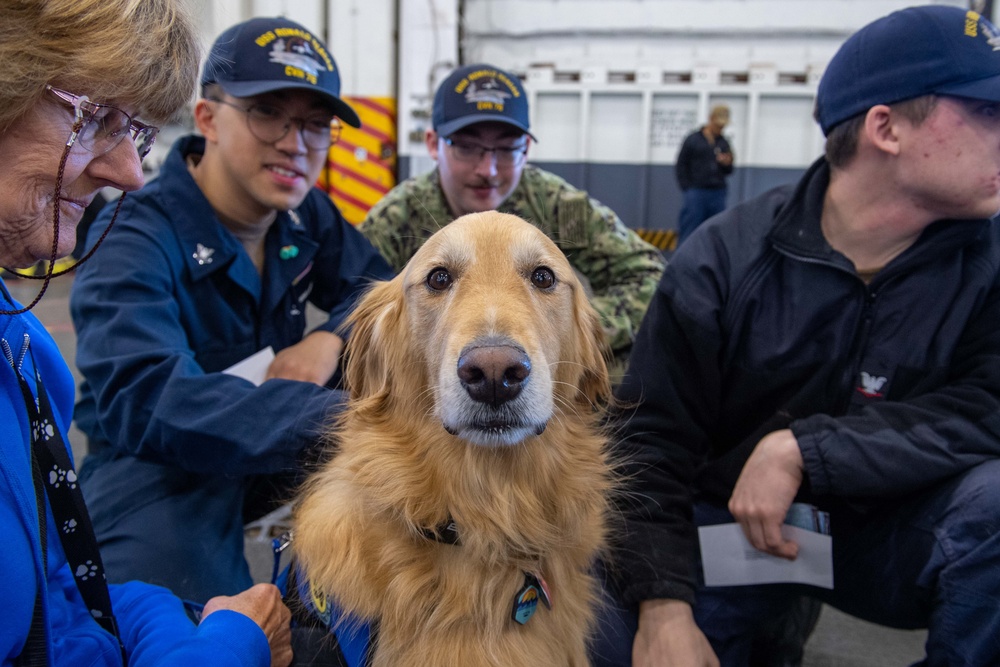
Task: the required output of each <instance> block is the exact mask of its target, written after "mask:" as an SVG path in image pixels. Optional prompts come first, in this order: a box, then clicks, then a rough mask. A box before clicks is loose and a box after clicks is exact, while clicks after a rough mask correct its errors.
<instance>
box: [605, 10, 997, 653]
mask: <svg viewBox="0 0 1000 667" xmlns="http://www.w3.org/2000/svg"><path fill="white" fill-rule="evenodd" d="M998 37H1000V31H998V30H997V28H996V27H994V26H993V25H992V24H991V23H990V22H989V21H987V20H986V19H985V18H984V17H982V16H980V15H979V14H977V13H975V12H972V11H967V10H964V9H961V8H958V7H953V6H944V5H923V6H919V7H911V8H908V9H903V10H900V11H897V12H894V13H892V14H890V15H889V16H886V17H883V18H880V19H878V20H876V21H874V22H872V23H870V24H869V25H867V26H865V27H864V28H862V29H861V30H859V31H858V32H857V33H855V34H854V35H853V36H851V37H850V38H849V39H848V40H847V41H846V42H845V43H844V44H843V45H842V47H841V48H840V50H839V51H838V52H837V54H836V55H835V56H834V57H833V59H832V60H831V61H830V63H829V65H828V66H827V69H826V71H825V73H824V75H823V78H822V80H821V82H820V85H819V88H818V92H817V97H816V109H815V116H816V119H817V120H818V122H819V124H820V127H821V128H822V130H823V132H824V134H825V135H826V137H827V143H826V155H825V157H822V158H820V159H819V160H817V161H816V162H815V163H814V164H813V165H812V166H811V167H810V168H809V170H808V171H807V172H806V173H805V175H804V176H803V177H802V178H801V180H800V181H799V182H798V184H797V185H794V186H792V185H790V186H785V187H782V188H778V189H776V190H772V191H770V192H768V193H765V194H763V195H762V196H760V197H758V198H755V199H753V200H751V201H748V202H746V203H744V204H741V205H739V206H737V207H734V208H733V209H731V210H729V211H727V212H726V213H724V214H723V215H720V216H717V217H715V218H714V219H713V220H711V221H709V222H707V223H706V224H705V225H704V226H703V227H702V228H701V229H700V230H699V231H698V233H697V234H695V235H693V236H692V237H691V238H690V239H688V241H687V242H686V243H685V244H684V245H683V246H682V247H681V248H680V249H679V250H678V251H677V253H676V254H675V255H674V256H673V259H672V261H671V263H670V266H669V267H668V268H667V270H666V272H665V273H664V276H663V280H662V281H661V283H660V285H659V287H658V290H657V293H656V296H655V297H654V299H653V301H652V303H651V304H650V308H649V312H648V313H647V315H646V319H645V321H644V322H643V326H642V329H641V330H640V332H639V336H638V338H637V340H636V345H635V349H634V351H633V354H632V359H631V365H630V367H629V371H628V374H627V375H626V377H625V380H624V382H623V383H622V385H621V387H620V390H619V392H618V394H617V397H618V398H619V399H620V400H621V401H622V402H623V403H624V404H625V405H626V406H629V407H630V408H632V410H631V412H630V413H629V414H625V415H623V417H624V418H625V421H624V422H623V423H622V424H621V427H620V431H621V450H620V452H619V453H620V455H621V456H622V457H623V458H624V459H625V460H626V461H627V465H626V467H625V470H624V474H625V479H626V480H629V484H628V487H627V491H628V493H627V494H623V496H624V497H625V498H627V501H626V502H625V504H624V506H623V512H625V513H626V515H627V519H628V520H627V522H626V524H627V525H626V534H625V538H624V540H623V544H622V545H621V548H620V550H619V551H618V561H617V563H616V564H617V572H618V574H619V575H620V576H621V597H622V600H623V603H624V605H625V608H624V610H623V614H622V616H621V620H622V625H623V626H624V627H627V628H628V631H626V632H625V633H624V634H625V636H626V637H627V641H624V642H622V644H624V646H622V647H621V648H622V650H621V651H620V653H619V655H618V659H617V661H615V662H614V664H634V665H636V666H637V667H648V666H650V665H715V664H720V663H721V664H722V665H727V666H730V665H746V664H748V663H747V656H748V655H749V653H750V641H751V639H752V637H753V635H754V633H755V631H756V629H757V628H759V627H760V626H761V624H762V623H766V622H767V621H768V620H769V619H772V618H774V617H776V616H779V615H780V614H781V613H782V612H783V610H785V609H787V608H788V606H789V605H790V604H794V602H795V601H796V600H797V599H798V597H799V596H800V595H802V594H803V593H804V594H807V595H810V596H812V597H815V598H818V599H820V600H822V601H823V602H826V603H828V604H830V605H832V606H834V607H837V608H838V609H841V610H842V611H845V612H847V613H849V614H852V615H855V616H858V617H860V618H863V619H866V620H868V621H873V622H876V623H880V624H883V625H889V626H893V627H897V628H928V635H927V642H926V652H927V657H926V661H925V662H922V663H921V664H927V665H997V664H1000V642H998V640H997V638H998V637H1000V606H998V605H997V600H998V599H1000V570H998V569H997V563H998V562H1000V532H998V530H997V526H1000V328H998V327H997V322H1000V224H998V223H997V222H995V221H993V220H991V218H993V217H994V216H995V215H996V214H997V212H998V210H1000V51H998V49H997V46H996V44H997V40H998ZM794 501H797V502H801V503H807V504H810V505H813V506H815V507H817V508H818V509H819V510H821V511H825V512H828V513H829V528H830V530H831V536H832V564H833V588H832V590H830V589H826V588H819V587H812V586H798V585H791V584H767V585H762V584H757V585H754V584H750V585H746V586H731V587H714V586H707V585H705V584H704V581H703V579H702V578H701V574H700V570H701V568H700V559H699V558H698V542H697V531H696V528H697V527H699V526H705V525H710V524H721V523H732V522H735V523H737V524H739V527H740V528H741V529H742V533H743V534H744V535H745V537H746V540H747V542H748V543H749V545H751V546H752V547H753V548H754V549H756V550H758V551H760V552H761V553H763V554H768V555H770V556H774V557H778V558H784V559H791V560H794V559H795V558H796V557H797V555H798V554H799V552H800V544H799V543H797V542H796V541H794V540H791V539H789V538H788V536H787V535H786V534H785V533H784V532H783V531H782V525H783V523H784V522H785V520H786V517H787V515H788V514H789V509H790V507H791V506H792V504H793V502H794ZM807 509H808V508H807ZM810 511H811V510H810ZM633 636H634V641H632V637H633Z"/></svg>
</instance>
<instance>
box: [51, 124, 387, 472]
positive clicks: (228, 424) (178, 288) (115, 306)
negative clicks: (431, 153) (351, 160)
mask: <svg viewBox="0 0 1000 667" xmlns="http://www.w3.org/2000/svg"><path fill="white" fill-rule="evenodd" d="M203 150H204V140H203V139H201V138H199V137H193V136H191V137H185V138H182V139H181V140H179V141H178V142H177V143H176V144H175V145H174V147H173V148H172V149H171V151H170V153H169V155H168V157H167V159H166V161H165V162H164V164H163V168H162V170H161V172H160V175H159V177H158V178H157V179H155V180H153V181H152V182H150V183H149V184H148V185H147V186H146V187H145V188H143V189H142V190H141V191H139V192H138V193H134V194H130V195H128V196H127V197H126V198H125V202H124V204H123V206H122V211H121V213H120V215H119V218H118V222H117V223H116V224H115V229H113V230H112V231H111V233H110V234H109V235H108V236H107V238H106V239H105V241H104V244H103V246H102V247H101V249H100V250H99V251H98V252H97V253H96V254H95V255H94V257H93V258H92V259H91V260H90V261H89V262H87V263H85V264H84V265H83V266H81V267H80V269H78V270H77V275H76V279H75V281H74V285H73V291H72V294H71V298H70V307H71V313H72V316H73V322H74V324H75V326H76V331H77V366H78V368H79V369H80V371H81V372H82V373H83V375H84V377H85V378H86V382H85V383H84V384H83V385H82V387H81V398H80V402H79V404H78V405H77V413H76V419H77V424H78V425H79V427H80V428H81V430H83V431H84V432H85V433H86V434H87V436H88V437H89V438H90V451H92V452H93V451H95V450H100V449H102V448H104V447H107V446H111V447H113V448H115V451H116V453H117V454H119V455H123V454H124V455H134V456H139V457H141V458H145V459H147V460H152V461H156V462H159V463H164V464H167V465H172V466H176V467H179V468H181V469H184V470H186V471H188V472H192V473H200V474H213V475H218V474H223V475H227V476H232V477H238V476H243V475H251V474H260V473H271V472H277V471H280V470H286V469H289V468H292V467H294V466H295V463H296V456H297V455H298V454H299V453H300V452H301V451H302V450H303V449H304V448H305V447H306V446H308V445H310V444H314V443H315V441H316V434H317V432H318V430H319V429H320V428H321V427H322V426H323V425H324V424H325V423H326V421H327V419H328V418H329V412H330V409H331V408H334V407H335V406H337V405H339V404H340V403H341V401H342V393H341V392H339V391H331V390H329V389H325V388H322V387H317V386H315V385H313V384H310V383H305V382H295V381H290V380H270V381H268V382H265V383H264V384H263V385H262V386H260V387H255V386H253V385H252V384H251V383H250V382H247V381H246V380H243V379H241V378H238V377H234V376H230V375H225V374H222V373H220V371H222V370H224V369H225V368H227V367H229V366H231V365H232V364H234V363H236V362H237V361H240V360H242V359H244V358H246V357H248V356H249V355H251V354H253V353H255V352H257V351H258V350H261V349H263V348H265V347H267V346H268V345H270V346H271V347H273V348H274V351H275V352H278V351H280V350H282V349H283V348H286V347H288V346H290V345H293V344H295V343H297V342H299V341H300V340H301V339H302V337H303V333H304V330H305V325H306V313H305V311H306V304H307V302H311V303H312V304H314V305H315V306H317V307H318V308H320V309H321V310H323V311H326V312H329V314H330V316H329V319H328V320H327V321H326V322H325V323H324V324H322V325H321V326H320V328H321V329H324V330H327V331H335V330H337V329H338V327H340V326H341V324H342V323H343V321H344V318H345V317H346V315H347V313H348V312H349V311H350V310H351V308H352V307H353V306H354V304H355V301H356V299H357V298H358V297H359V296H360V294H361V292H362V291H363V289H364V288H365V286H366V285H367V284H368V282H369V281H370V280H371V279H373V278H376V279H388V278H391V277H392V275H393V274H392V271H391V269H390V268H389V267H388V265H387V264H386V263H385V261H384V260H383V259H382V257H381V255H379V254H378V252H377V251H376V250H375V249H374V248H373V247H372V246H371V244H369V243H368V241H367V240H366V239H365V238H364V237H363V236H361V234H360V233H358V232H357V231H356V230H355V229H354V228H353V227H352V226H351V225H350V224H349V223H347V222H346V221H345V220H344V219H343V218H342V217H341V215H340V213H339V212H338V211H337V209H336V207H335V206H334V205H333V204H332V202H331V201H330V199H329V197H327V196H326V195H324V194H323V193H322V192H321V191H319V190H318V189H315V188H314V189H313V190H312V191H311V192H310V193H309V195H308V196H307V197H306V199H305V201H304V202H303V204H302V205H301V206H300V207H299V208H298V209H297V210H295V211H292V212H288V213H280V214H279V215H278V217H277V219H276V221H275V223H274V224H273V225H272V226H271V228H270V230H269V231H268V233H267V237H266V249H265V266H264V272H263V278H262V277H261V275H260V274H258V272H257V270H256V268H255V267H254V265H253V262H252V261H251V259H250V257H249V256H248V255H247V254H246V252H245V251H244V250H243V247H242V245H241V244H240V242H239V241H238V240H237V239H236V238H235V237H234V236H233V235H232V234H230V233H229V231H228V230H226V228H225V227H223V226H222V224H221V223H220V222H219V221H218V219H217V218H216V216H215V213H214V211H213V210H212V208H211V206H210V205H209V202H208V200H207V199H206V198H205V197H204V195H203V194H202V192H201V190H200V189H199V188H198V186H197V184H196V183H195V182H194V179H193V178H192V177H191V175H190V174H189V172H188V170H187V166H186V162H185V159H186V156H187V155H189V154H191V153H195V154H200V153H201V152H202V151H203ZM113 209H114V206H113V205H109V206H107V207H106V208H105V210H104V211H103V212H102V215H101V216H100V217H99V218H98V220H97V221H96V222H95V223H94V226H93V228H92V229H91V231H90V236H89V245H93V243H94V242H95V240H96V239H97V237H98V236H99V235H100V234H101V233H102V231H103V230H104V229H105V227H106V226H107V224H108V221H109V220H110V218H111V214H112V211H113Z"/></svg>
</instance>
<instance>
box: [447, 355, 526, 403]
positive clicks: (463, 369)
mask: <svg viewBox="0 0 1000 667" xmlns="http://www.w3.org/2000/svg"><path fill="white" fill-rule="evenodd" d="M529 375H531V361H530V360H529V359H528V355H527V354H525V352H524V350H522V349H520V348H518V347H514V346H513V345H481V346H476V347H467V348H465V349H464V350H463V351H462V354H461V355H460V356H459V357H458V379H459V380H461V382H462V386H463V387H465V390H466V391H467V392H469V396H471V397H472V400H474V401H477V402H479V403H486V404H488V405H489V406H491V407H494V408H495V407H498V406H500V405H503V404H504V403H506V402H507V401H509V400H512V399H513V398H515V397H516V396H517V395H518V394H520V393H521V387H522V386H524V383H525V381H526V380H527V379H528V376H529Z"/></svg>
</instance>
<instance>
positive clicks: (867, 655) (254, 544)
mask: <svg viewBox="0 0 1000 667" xmlns="http://www.w3.org/2000/svg"><path fill="white" fill-rule="evenodd" d="M5 282H6V284H7V287H8V289H9V290H10V292H11V294H12V295H13V296H14V298H15V299H17V300H18V301H21V302H22V303H28V302H29V301H31V299H32V298H34V296H35V294H37V292H38V289H39V288H40V287H41V281H36V280H6V281H5ZM71 285H72V275H70V276H63V277H60V278H56V279H54V280H53V281H52V282H51V284H50V285H49V288H48V291H47V292H46V294H45V296H44V297H43V298H42V300H41V302H40V303H39V304H38V305H37V306H36V307H35V308H34V310H33V312H34V314H35V316H36V317H38V319H39V320H41V321H42V323H43V324H44V325H45V327H46V328H47V329H48V331H49V332H50V333H51V334H52V336H53V337H54V338H55V340H56V343H57V344H58V345H59V349H60V350H61V351H62V354H63V357H64V358H65V359H66V362H67V363H68V364H69V365H70V368H71V369H72V370H73V372H74V374H77V371H76V365H75V363H74V360H75V355H76V336H75V333H74V331H73V325H72V322H71V321H70V318H69V289H70V286H71ZM77 379H78V380H79V375H78V374H77ZM70 441H71V443H72V447H73V453H74V456H75V459H76V462H77V465H79V462H80V461H81V460H82V458H83V456H84V453H85V443H84V439H83V436H82V434H81V433H80V432H79V431H77V430H76V428H75V426H74V428H73V429H72V430H71V431H70ZM247 557H248V560H249V561H250V565H251V571H252V572H253V573H254V576H255V577H256V578H257V579H258V580H260V581H269V580H270V575H271V567H272V555H271V550H270V543H269V541H268V540H259V539H256V538H255V537H253V536H251V537H248V539H247ZM926 637H927V633H926V632H924V631H903V630H893V629H890V628H885V627H882V626H878V625H874V624H871V623H866V622H864V621H860V620H858V619H855V618H852V617H850V616H847V615H845V614H843V613H841V612H839V611H837V610H836V609H833V608H831V607H824V608H823V612H822V614H821V616H820V620H819V624H818V625H817V627H816V630H815V631H814V632H813V634H812V636H811V637H810V639H809V642H808V644H807V645H806V652H805V659H804V661H803V667H900V666H902V665H910V664H912V663H915V662H918V661H919V660H921V659H922V658H923V655H924V653H923V645H924V641H925V640H926Z"/></svg>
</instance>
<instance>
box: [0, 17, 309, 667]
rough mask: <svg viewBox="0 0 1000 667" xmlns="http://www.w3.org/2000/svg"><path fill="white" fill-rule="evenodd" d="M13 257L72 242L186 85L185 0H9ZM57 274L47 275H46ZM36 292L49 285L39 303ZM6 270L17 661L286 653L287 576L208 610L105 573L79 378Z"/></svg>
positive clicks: (134, 177)
mask: <svg viewBox="0 0 1000 667" xmlns="http://www.w3.org/2000/svg"><path fill="white" fill-rule="evenodd" d="M0 16H2V17H3V18H2V20H0V63H2V67H0V155H2V156H3V168H2V169H0V266H3V267H5V268H7V269H8V270H16V269H17V268H23V267H28V266H31V265H32V264H34V263H35V262H37V261H38V260H40V259H54V258H56V257H59V256H63V255H66V254H68V253H69V252H70V251H71V250H72V248H73V244H74V239H75V234H74V228H75V226H76V224H77V223H78V222H79V221H80V218H81V216H82V214H83V211H84V209H85V208H86V206H87V204H88V203H89V202H90V201H91V200H92V199H93V198H94V197H95V196H96V195H97V193H98V191H99V190H100V189H101V188H103V187H105V186H111V187H114V188H118V189H120V190H123V191H130V190H135V189H136V188H138V187H140V186H141V185H142V181H143V177H142V169H141V166H140V163H141V161H142V158H143V157H144V156H145V155H146V153H147V152H148V150H149V148H150V146H151V145H152V143H153V140H154V139H155V138H156V132H157V129H156V127H154V126H152V125H150V124H148V123H147V122H145V120H143V121H140V120H138V118H140V117H141V118H143V119H146V120H152V121H157V120H165V119H167V118H168V117H169V116H170V115H171V114H172V113H174V112H175V111H176V110H177V109H178V108H179V107H181V106H182V105H183V104H184V102H185V101H187V99H188V98H189V96H190V94H191V92H192V91H193V88H194V77H195V74H196V72H197V62H198V52H197V51H198V49H197V47H196V43H197V42H196V37H195V34H194V32H193V30H192V27H191V24H190V21H189V19H188V18H187V17H186V16H185V15H184V14H183V13H181V12H180V11H179V9H178V7H177V5H176V1H175V0H0ZM46 284H47V283H46ZM36 301H37V300H36ZM31 305H33V304H29V306H28V307H23V306H21V305H20V304H18V303H16V302H14V300H13V299H12V298H11V296H10V294H9V292H8V291H7V289H6V287H4V286H3V283H2V282H0V348H2V357H3V362H2V364H0V534H2V535H3V540H4V544H3V548H2V549H0V571H2V572H3V573H4V575H5V581H6V586H5V590H4V594H3V605H2V608H0V660H2V664H3V665H49V664H55V665H84V664H86V665H121V664H123V663H124V662H127V663H128V664H130V665H132V666H133V667H134V666H138V665H147V664H148V665H152V664H157V665H180V664H183V665H194V664H211V665H241V666H242V665H267V664H275V665H287V664H288V663H289V661H290V660H291V649H290V646H289V630H288V619H289V614H288V610H287V609H286V608H285V607H284V605H282V603H281V600H280V596H279V594H278V592H277V589H276V588H274V587H273V586H270V585H260V586H255V587H254V588H252V589H250V590H249V591H245V592H244V593H241V594H240V595H237V596H233V597H225V598H213V599H212V600H210V601H209V603H208V604H207V605H206V606H205V609H204V612H203V615H202V620H201V623H200V624H199V625H197V626H196V625H194V624H193V623H191V621H190V620H189V619H188V616H187V614H186V612H185V611H184V607H183V605H182V603H181V601H180V600H179V599H177V598H176V597H174V596H173V595H172V594H171V593H169V592H168V591H167V590H165V589H163V588H158V587H154V586H150V585H148V584H142V583H138V582H132V583H128V584H124V585H120V586H108V585H107V584H106V583H105V580H104V576H103V572H102V568H101V559H100V555H99V554H98V551H97V546H96V541H95V539H94V537H93V531H92V529H91V525H90V520H89V517H88V515H87V510H86V507H85V506H84V505H83V499H82V495H81V494H80V491H79V487H78V486H77V484H76V476H75V473H74V471H73V468H72V464H71V462H70V459H69V450H68V448H67V447H66V445H65V436H64V434H65V432H66V428H67V426H68V424H69V421H70V419H71V417H72V409H73V384H72V382H73V380H72V376H71V375H70V372H69V370H68V369H67V368H66V365H65V363H64V362H63V361H62V359H61V358H60V357H59V352H58V350H57V349H56V346H55V344H54V343H53V341H52V339H51V338H50V337H49V335H48V334H47V333H46V332H45V329H44V328H43V327H42V326H41V324H40V323H39V322H38V320H36V319H35V318H34V317H33V316H32V315H31V314H30V313H28V312H26V311H27V310H29V309H30V306H31Z"/></svg>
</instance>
